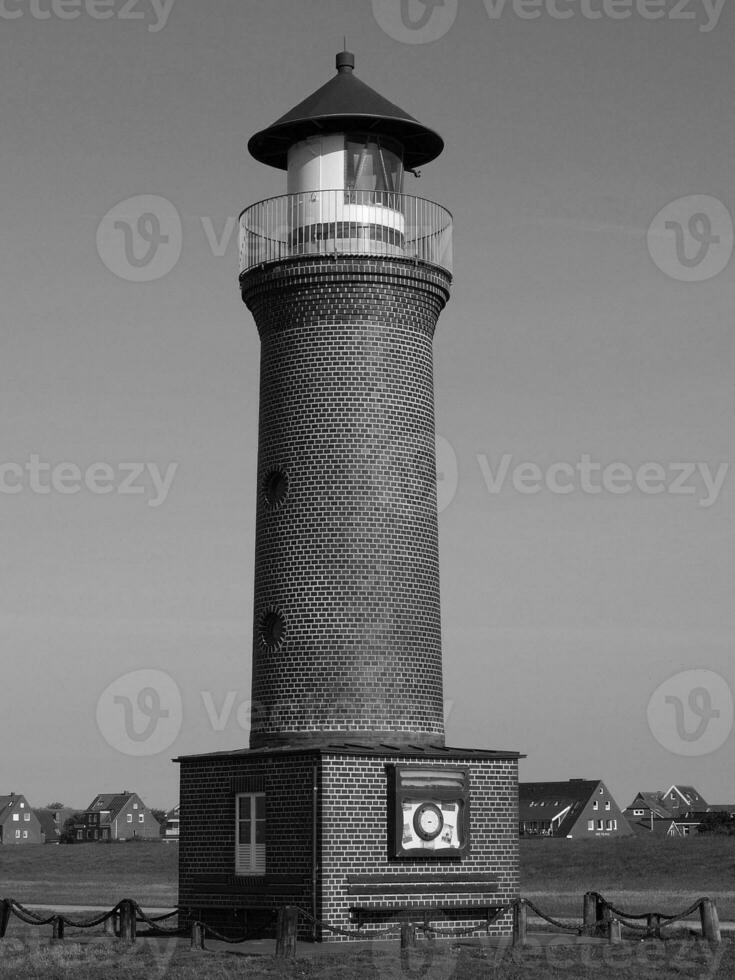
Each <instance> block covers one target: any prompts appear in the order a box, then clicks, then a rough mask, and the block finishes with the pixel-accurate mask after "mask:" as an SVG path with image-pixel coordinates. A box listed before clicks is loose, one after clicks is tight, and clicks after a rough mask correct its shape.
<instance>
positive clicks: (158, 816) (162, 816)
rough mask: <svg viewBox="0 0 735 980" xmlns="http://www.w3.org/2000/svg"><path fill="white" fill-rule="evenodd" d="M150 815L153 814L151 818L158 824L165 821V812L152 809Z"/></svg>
mask: <svg viewBox="0 0 735 980" xmlns="http://www.w3.org/2000/svg"><path fill="white" fill-rule="evenodd" d="M151 813H152V814H153V816H154V817H155V818H156V820H157V821H158V822H159V823H164V821H165V820H166V811H165V810H154V809H151Z"/></svg>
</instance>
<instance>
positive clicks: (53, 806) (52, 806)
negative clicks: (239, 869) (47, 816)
mask: <svg viewBox="0 0 735 980" xmlns="http://www.w3.org/2000/svg"><path fill="white" fill-rule="evenodd" d="M45 809H46V810H63V809H64V804H63V803H47V804H46V807H45Z"/></svg>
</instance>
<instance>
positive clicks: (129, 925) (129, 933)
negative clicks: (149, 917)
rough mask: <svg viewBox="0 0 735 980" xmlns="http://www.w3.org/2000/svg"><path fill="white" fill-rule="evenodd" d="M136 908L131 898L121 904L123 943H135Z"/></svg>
mask: <svg viewBox="0 0 735 980" xmlns="http://www.w3.org/2000/svg"><path fill="white" fill-rule="evenodd" d="M135 926H136V924H135V906H134V905H133V903H132V902H131V901H130V899H129V898H126V899H123V901H122V902H120V939H122V940H123V942H127V943H134V942H135Z"/></svg>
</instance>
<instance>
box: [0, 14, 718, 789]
mask: <svg viewBox="0 0 735 980" xmlns="http://www.w3.org/2000/svg"><path fill="white" fill-rule="evenodd" d="M655 6H656V5H655V4H648V5H646V4H643V3H633V2H632V0H630V3H629V7H628V8H626V7H625V0H623V2H622V4H621V3H620V2H618V5H617V6H615V5H611V4H609V3H607V2H605V3H603V0H585V2H583V3H582V2H573V0H556V6H554V5H553V4H551V3H550V2H549V3H541V4H540V5H538V6H537V7H534V6H533V3H531V4H526V5H519V4H518V3H516V4H513V3H511V2H510V0H509V2H508V3H507V4H506V5H505V6H503V4H502V3H499V2H495V3H493V2H491V0H487V2H485V3H483V2H481V0H463V2H462V3H460V4H459V5H458V4H457V3H456V2H454V3H453V2H452V0H447V2H446V3H445V4H441V3H439V4H428V5H427V6H426V7H424V5H423V4H421V3H420V2H419V0H406V3H405V5H404V7H403V10H402V11H401V4H400V3H399V2H398V0H375V2H374V3H371V2H367V0H359V2H357V0H347V2H346V0H319V2H314V0H311V2H306V0H298V2H297V0H290V2H286V0H269V2H268V3H264V2H252V0H214V2H212V3H208V4H205V3H202V2H201V0H199V2H197V0H174V2H173V5H172V6H168V5H167V4H164V3H162V2H158V3H156V4H154V3H153V2H152V0H137V2H136V3H135V5H133V6H131V5H130V4H129V3H126V4H124V3H123V0H109V3H108V4H107V5H106V6H105V4H103V3H98V4H97V5H95V4H94V3H92V0H65V3H60V2H59V0H34V2H33V3H32V4H30V5H29V4H28V3H27V2H22V3H21V2H20V0H3V2H0V85H1V90H2V93H3V113H2V119H3V124H2V136H1V138H0V183H1V185H2V198H1V199H2V219H3V228H2V234H1V235H0V267H1V268H2V278H3V300H2V327H1V334H0V336H1V338H2V359H1V361H0V363H1V370H2V386H1V387H0V405H1V411H0V465H1V466H2V467H3V469H2V471H0V475H1V477H2V481H3V490H2V492H0V521H2V542H3V553H2V562H1V564H0V569H1V573H0V574H1V575H2V581H1V589H0V628H1V630H2V633H1V640H0V642H1V643H2V673H1V674H0V684H1V685H2V686H1V688H0V744H2V745H3V753H2V761H0V793H8V792H10V791H15V792H18V793H20V792H22V793H25V794H26V796H27V797H28V798H29V799H30V801H31V803H32V804H34V805H42V804H44V803H46V802H49V801H51V800H53V799H58V800H60V801H62V802H65V803H68V804H70V805H74V806H80V807H81V806H86V805H87V804H88V803H89V801H90V800H91V799H92V797H93V796H94V795H95V794H96V793H98V792H111V791H115V790H118V789H122V788H127V789H134V790H137V791H138V792H139V793H140V794H141V795H142V796H143V798H144V799H145V800H146V802H148V803H149V804H150V805H153V806H171V805H173V804H174V803H175V802H176V800H177V781H178V767H177V766H175V765H173V764H172V763H171V761H170V760H171V758H172V757H173V756H176V755H178V754H182V753H194V752H204V751H212V750H220V749H229V748H235V747H241V746H243V745H246V744H247V736H248V732H247V718H246V711H245V708H243V707H242V705H243V704H244V703H246V702H247V700H248V698H249V696H250V691H249V688H250V669H249V659H250V637H251V628H252V627H251V615H252V570H253V546H254V513H255V507H254V504H255V462H256V440H257V432H256V426H257V404H258V356H259V345H258V338H257V333H256V330H255V327H254V324H253V321H252V318H251V316H250V314H249V313H248V311H247V309H246V308H245V307H244V306H243V305H242V303H241V301H240V298H239V292H238V288H237V272H238V255H237V235H236V232H234V233H233V227H234V225H233V220H232V219H235V218H236V217H237V214H238V213H239V211H240V210H241V209H242V208H244V207H245V206H246V205H248V204H250V203H253V202H254V201H257V200H259V199H261V198H264V197H269V196H272V195H275V194H279V193H282V192H283V191H284V190H285V183H284V177H283V175H282V174H281V173H280V172H278V171H271V170H269V169H268V168H266V167H264V166H262V165H261V164H258V163H256V162H255V161H253V160H252V159H251V158H250V157H249V156H248V155H247V153H246V151H245V144H246V141H247V139H248V138H249V136H250V135H251V134H252V133H253V132H255V131H256V130H258V129H261V128H263V127H264V126H266V125H267V124H268V123H270V122H271V121H273V120H274V119H275V118H277V117H278V116H279V115H281V114H282V113H283V112H285V111H286V110H288V109H289V108H291V107H292V106H293V105H295V104H296V103H297V102H298V101H300V100H301V99H302V98H303V97H305V96H306V95H307V94H308V93H309V92H311V91H313V90H314V89H316V88H317V87H318V86H319V85H321V84H322V83H323V82H325V81H327V80H328V79H329V78H330V77H331V75H332V73H333V71H334V55H335V53H336V51H337V50H339V49H340V48H341V46H342V37H343V35H347V40H348V47H349V48H350V49H351V50H353V51H354V52H355V54H356V59H357V67H356V72H357V74H358V76H359V77H360V78H361V79H362V80H363V81H365V82H367V83H368V84H370V85H372V86H373V87H375V88H376V89H377V90H378V91H380V92H381V93H382V94H383V95H385V96H386V97H388V98H389V99H391V100H392V101H395V102H397V103H398V104H399V105H401V106H403V107H404V108H405V109H406V110H407V111H408V112H410V113H411V114H412V115H414V116H416V117H417V118H419V119H420V120H421V121H422V122H424V123H426V124H427V125H429V126H432V127H433V128H435V129H437V130H438V131H439V132H440V133H441V134H442V136H443V137H444V139H445V142H446V150H445V152H444V153H443V155H442V156H441V157H440V158H439V159H438V160H437V161H435V162H434V163H432V164H429V165H427V166H426V167H425V168H424V173H423V175H422V177H421V179H420V181H418V182H417V181H414V179H413V178H408V180H409V183H408V185H407V187H406V190H407V191H408V192H409V193H414V194H417V195H420V196H422V197H426V198H429V199H433V200H437V201H439V202H440V203H442V204H444V205H445V206H446V207H448V208H449V209H450V210H451V211H452V212H453V214H454V217H455V246H456V247H455V275H456V278H455V284H454V287H453V297H452V300H451V302H450V304H449V306H448V307H447V309H446V310H445V311H444V313H443V314H442V317H441V319H440V321H439V327H438V331H437V336H436V343H435V376H436V403H437V428H438V432H439V434H440V435H441V437H442V440H446V442H444V441H442V442H441V446H442V447H443V448H442V452H441V453H440V459H439V469H440V471H441V475H442V483H441V493H442V494H443V501H444V503H446V506H445V507H444V509H443V510H442V513H441V517H440V525H441V561H442V617H443V632H444V663H445V695H446V698H447V700H448V729H447V736H448V741H449V743H450V744H454V745H460V746H471V747H487V748H509V749H516V750H519V751H521V752H523V753H525V754H526V755H527V759H526V760H525V761H523V763H522V768H521V777H522V778H523V779H526V780H532V779H534V780H537V779H567V778H570V777H583V778H602V779H604V780H605V781H606V782H607V784H608V785H609V787H610V789H611V790H612V792H613V794H614V795H615V797H616V798H617V800H618V802H619V803H621V804H622V805H626V804H627V803H628V802H629V801H630V799H631V798H632V795H633V794H634V793H635V791H636V790H638V789H655V788H660V789H665V788H667V786H668V785H670V784H671V783H672V782H680V783H691V784H693V785H695V786H696V787H697V789H698V790H699V791H700V792H701V793H702V794H703V795H704V796H705V797H706V798H707V799H709V800H710V801H712V802H721V801H732V800H735V784H734V783H733V776H732V773H733V767H732V757H733V746H734V744H735V742H734V739H735V736H733V734H732V733H731V727H732V725H731V705H732V693H731V692H732V690H733V687H735V667H734V666H733V624H734V622H735V604H734V603H733V601H732V594H733V593H732V589H733V571H734V565H735V549H734V548H733V543H734V542H733V536H734V530H733V527H734V525H733V511H734V509H735V496H734V495H733V484H734V482H735V471H733V472H730V471H729V469H727V468H726V467H727V466H728V465H729V463H730V461H731V460H732V459H733V453H734V451H735V446H734V444H733V443H734V440H733V421H732V420H733V408H734V407H735V394H734V391H733V366H734V364H733V361H734V358H733V309H734V308H735V263H734V262H733V261H729V263H728V258H729V256H730V252H731V249H732V228H731V226H729V227H728V217H727V212H728V210H729V212H730V213H735V185H734V184H733V161H734V160H735V98H733V82H734V80H735V77H734V75H735V73H734V69H733V57H732V51H733V41H734V40H735V11H733V10H732V9H731V8H730V9H724V10H722V9H720V10H719V16H718V18H717V21H716V23H715V22H714V17H715V14H716V13H717V11H716V10H715V7H717V5H716V4H714V5H713V3H711V2H710V3H705V2H704V0H689V3H688V6H687V7H686V8H685V9H686V12H690V13H692V14H694V17H693V18H692V19H680V18H679V17H676V18H674V19H672V17H671V16H669V15H670V14H672V11H673V10H674V8H675V4H674V3H673V2H671V3H669V2H667V3H666V4H665V8H666V9H665V13H666V16H664V17H663V18H662V19H659V20H652V19H648V16H647V15H648V14H652V13H654V12H656V11H655ZM677 6H679V7H680V5H677ZM680 9H681V8H680ZM555 11H556V13H555ZM626 11H627V13H628V14H629V15H630V16H628V18H627V19H620V20H618V19H613V17H612V16H611V14H613V13H617V14H624V13H626ZM401 12H402V13H403V17H401ZM559 12H561V13H571V16H570V17H568V18H566V19H560V18H559V17H558V16H557V15H556V14H557V13H559ZM659 12H660V11H659ZM18 13H20V16H16V15H17V14H18ZM535 13H538V14H539V16H538V17H537V18H536V19H527V17H528V15H529V14H535ZM101 14H110V15H111V16H109V17H107V18H106V19H102V18H101V16H100V15H101ZM133 14H136V15H137V14H139V15H140V16H133ZM519 14H525V15H526V16H519ZM597 14H599V16H596V15H597ZM644 14H645V15H646V16H644ZM72 15H78V16H72ZM442 18H444V19H443V20H442ZM424 21H425V22H426V23H425V24H424ZM140 195H155V196H157V197H163V198H165V199H167V200H168V201H169V202H171V204H172V205H173V217H172V215H171V214H170V213H165V212H163V211H160V212H157V211H156V210H155V208H156V207H159V208H160V202H158V203H157V204H156V205H155V206H154V205H151V207H153V211H151V208H147V209H146V213H152V214H154V215H156V214H158V215H159V217H160V220H161V222H162V223H160V222H159V226H156V225H155V224H151V223H150V221H148V223H146V222H144V223H143V224H142V225H141V226H140V227H138V226H135V228H134V224H135V222H134V218H133V217H128V216H127V212H126V210H125V208H123V209H122V210H121V211H118V212H113V213H112V214H110V212H111V209H113V208H114V207H115V205H117V204H118V202H120V201H125V200H127V199H129V198H137V197H138V196H140ZM694 195H699V196H705V197H700V198H699V200H697V201H695V202H693V203H692V202H690V201H689V200H688V199H689V198H691V197H692V196H694ZM681 199H687V200H685V201H683V202H682V203H679V204H676V203H673V202H680V201H681ZM669 206H670V207H669ZM132 207H133V205H130V206H129V209H130V208H132ZM667 207H668V210H667V211H665V212H664V213H663V215H662V216H661V217H660V218H657V217H656V216H657V215H659V212H662V209H664V208H667ZM139 213H140V212H139ZM131 214H132V212H131ZM176 216H178V218H179V219H180V222H181V225H180V229H181V230H180V233H179V230H178V227H177V225H176ZM654 219H656V220H655V221H654ZM116 221H117V225H116V224H115V222H116ZM126 222H127V226H128V228H129V230H130V231H131V233H132V231H133V230H136V229H137V231H139V232H140V236H139V237H140V241H137V244H136V248H137V249H138V252H133V253H131V254H134V255H137V257H138V260H139V261H138V266H134V264H130V265H129V267H128V274H127V275H125V274H123V275H121V274H120V273H121V271H123V272H124V271H125V270H124V269H122V270H121V266H120V257H119V254H118V261H117V266H116V262H115V257H114V254H113V253H114V241H113V239H114V238H115V233H117V234H118V239H117V240H118V242H119V240H120V237H119V236H120V235H122V234H123V233H124V226H125V224H126ZM228 222H229V223H228ZM652 222H654V225H653V229H652V231H651V233H650V235H649V226H651V224H652ZM100 228H101V230H100V231H99V232H98V229H100ZM679 233H681V241H680V242H678V243H677V235H678V234H679ZM166 235H168V241H167V242H166V243H165V246H166V247H165V248H163V247H162V250H161V253H160V254H161V256H163V258H162V261H166V255H167V254H168V255H170V256H171V262H170V264H171V265H172V268H171V270H170V271H168V273H167V274H165V275H163V274H160V273H161V270H160V269H159V270H158V272H156V269H155V267H154V265H153V264H151V265H150V266H149V267H145V266H144V265H143V264H141V263H142V260H141V259H140V256H141V255H142V254H143V252H144V250H145V240H146V236H147V237H148V239H149V240H150V241H151V242H152V246H151V247H154V246H155V244H156V242H157V241H158V239H159V238H160V236H166ZM715 239H717V241H715ZM158 243H159V244H160V242H158ZM677 244H678V245H680V246H681V247H680V248H679V250H678V251H677ZM179 245H180V246H181V254H180V257H178V261H175V260H176V257H177V254H178V246H179ZM167 249H168V252H167ZM172 250H173V251H172ZM654 258H656V260H657V261H654ZM156 261H158V259H156ZM106 263H107V264H106ZM110 265H112V267H113V268H112V269H111V268H109V266H110ZM135 268H137V269H139V270H142V271H140V275H139V278H145V275H146V274H147V270H149V271H150V274H151V275H153V273H154V272H156V277H154V278H151V279H150V281H132V279H134V278H135V276H136V273H135V271H134V269H135ZM131 270H132V271H131ZM720 270H721V271H720ZM717 273H718V274H717ZM447 446H449V447H450V448H447ZM454 458H456V461H457V482H456V488H455V487H454V481H453V469H452V464H453V459H454ZM61 463H68V464H69V466H68V467H66V468H64V467H62V468H59V464H61ZM521 463H529V464H531V466H530V468H529V467H526V468H525V469H521V470H518V468H517V467H518V465H519V464H521ZM612 463H619V464H621V465H620V466H619V467H617V468H614V469H612V470H610V469H608V470H606V476H605V479H604V481H603V476H602V470H604V469H605V467H609V464H612ZM104 464H106V466H105V465H104ZM172 464H175V466H173V468H170V467H171V466H172ZM564 464H567V465H564ZM647 464H650V465H647ZM654 464H658V468H657V467H656V466H655V465H654ZM723 464H724V466H725V469H723V468H722V466H723ZM144 465H147V467H148V469H146V470H144V474H143V476H141V477H136V472H135V471H136V467H137V468H138V469H140V468H141V467H142V466H144ZM126 467H127V468H126ZM682 467H684V469H682ZM90 468H92V472H91V475H90ZM52 470H53V472H52ZM79 474H82V476H81V483H80V482H79V480H80V477H79ZM718 474H719V477H718ZM52 476H53V483H52V482H51V481H52ZM126 480H127V481H128V487H127V489H128V490H129V489H131V488H132V487H139V488H141V489H142V492H140V493H130V492H119V491H123V490H125V489H126V488H125V481H126ZM156 480H158V483H156ZM677 481H678V487H677ZM603 482H604V484H605V485H604V486H603ZM75 486H76V488H77V492H71V491H73V490H74V488H75ZM90 486H91V489H90ZM596 487H597V488H599V492H593V491H594V489H595V488H596ZM44 488H46V489H48V490H49V492H43V490H44ZM534 488H536V491H537V492H528V491H529V490H533V489H534ZM560 488H561V489H563V490H565V491H566V492H560ZM687 488H689V489H692V490H693V492H682V491H686V490H687ZM103 489H106V490H109V491H110V492H102V490H103ZM64 490H66V491H68V492H63V491H64ZM655 490H657V491H659V492H654V491H655ZM139 671H158V672H163V674H165V675H167V677H168V678H170V682H169V681H168V680H167V679H166V678H165V677H163V678H162V677H161V675H160V674H139V673H137V672H139ZM691 672H694V673H691ZM131 674H132V678H131V677H130V676H129V675H131ZM119 678H122V680H118V679H119ZM141 679H142V681H143V682H144V683H142V682H141ZM110 685H113V686H112V687H110ZM136 685H137V686H136ZM167 685H168V686H167ZM661 685H663V687H661ZM145 688H148V690H147V691H146V690H145ZM176 689H178V691H179V692H180V697H181V710H180V711H179V708H178V704H177V702H176V698H175V696H174V695H175V693H176ZM657 690H658V694H656V692H657ZM105 692H106V693H105ZM141 692H142V693H141ZM138 694H141V698H142V700H141V701H140V703H138V702H137V701H136V698H137V695H138ZM156 697H158V699H159V700H158V701H156ZM116 698H117V700H115V699H116ZM126 698H128V699H129V700H128V701H126V700H125V699H126ZM667 698H668V700H667ZM677 698H678V701H677ZM128 709H129V710H130V711H131V712H132V714H131V717H132V718H133V727H132V728H131V729H129V730H130V731H132V732H133V733H134V734H135V733H137V736H138V739H137V740H136V738H132V739H128V740H127V741H126V740H125V738H123V736H122V735H119V736H116V735H115V732H114V730H113V729H112V728H111V722H110V718H112V717H114V718H116V719H118V721H117V724H118V730H119V718H120V715H121V714H122V713H123V712H124V711H125V710H128ZM161 711H168V712H169V714H168V717H167V718H164V719H163V722H162V728H161V733H162V734H161V737H160V739H159V742H158V743H157V742H156V741H155V739H156V738H157V737H158V735H156V736H155V737H153V738H151V739H149V740H145V739H143V738H142V737H141V732H144V728H145V723H146V718H147V717H150V718H152V719H153V722H155V721H156V719H157V718H158V717H159V716H160V712H161ZM677 711H679V712H680V716H677ZM136 712H137V714H136ZM728 712H729V713H728ZM718 713H719V714H718ZM677 722H678V728H677V727H676V726H677ZM136 726H137V727H136ZM166 726H168V728H166ZM167 733H168V734H167ZM159 744H160V745H163V746H164V747H163V748H160V750H157V751H154V750H156V749H159ZM133 752H136V753H138V754H137V755H134V754H132V753H133Z"/></svg>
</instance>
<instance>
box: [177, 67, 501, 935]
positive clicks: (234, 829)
mask: <svg viewBox="0 0 735 980" xmlns="http://www.w3.org/2000/svg"><path fill="white" fill-rule="evenodd" d="M443 145H444V144H443V141H442V139H441V137H440V136H439V135H438V134H437V133H436V132H434V131H433V130H432V129H430V128H428V127H426V126H424V125H422V124H421V123H419V122H418V121H417V120H416V119H414V118H413V117H412V116H411V115H409V114H408V113H407V112H405V111H404V110H403V109H401V108H399V107H398V106H397V105H395V104H394V103H393V102H391V101H389V100H388V99H386V98H384V97H383V96H382V95H379V94H378V93H377V92H376V91H374V90H373V89H372V88H370V87H369V86H368V85H366V84H365V83H364V82H362V81H361V80H360V79H359V78H358V77H357V76H356V74H355V58H354V56H353V55H352V54H351V53H350V52H348V51H342V52H340V53H339V54H338V55H337V58H336V74H335V75H334V76H333V77H332V78H331V79H330V80H329V81H327V82H326V84H325V85H323V86H322V87H321V88H319V89H318V90H317V91H316V92H314V93H313V94H312V95H310V96H308V97H307V98H306V99H304V100H303V101H302V102H300V103H299V104H298V105H296V106H295V108H293V109H291V110H290V111H289V112H287V113H286V114H285V115H283V116H281V117H280V118H279V119H278V120H276V121H275V122H274V123H272V124H271V125H270V126H268V127H267V128H265V129H263V130H261V131H260V132H258V133H256V134H255V135H254V136H252V138H251V139H250V141H249V143H248V149H249V151H250V154H251V156H252V157H253V158H255V160H256V161H259V162H260V163H261V164H264V165H267V166H270V167H274V168H277V169H279V170H281V171H284V172H285V181H284V186H285V193H284V194H282V195H280V196H278V197H275V198H270V199H268V200H264V201H260V202H257V203H255V204H253V205H251V206H250V207H248V208H246V209H245V211H243V213H242V215H241V218H240V290H241V294H242V299H243V301H244V303H245V304H246V306H247V307H248V309H249V311H250V313H251V314H252V318H253V320H254V322H255V326H256V327H257V331H258V334H259V339H260V400H259V424H258V460H257V509H256V544H255V579H254V603H253V645H252V711H251V731H250V743H249V747H248V748H243V749H242V750H239V751H235V752H227V753H210V754H204V755H198V756H188V757H185V758H182V759H180V760H178V761H179V762H180V763H181V840H180V895H179V903H180V905H181V906H182V907H183V908H184V909H188V910H191V914H194V912H196V915H197V916H198V917H199V918H200V919H202V920H203V921H205V922H208V923H210V924H211V925H212V926H213V927H214V928H217V929H221V930H224V931H227V930H229V931H230V932H232V934H242V932H243V930H247V929H250V928H253V927H254V925H255V924H256V923H260V924H262V923H263V922H264V921H265V922H267V921H268V918H269V916H271V917H272V915H273V913H274V912H275V911H276V910H277V909H278V908H280V907H281V906H283V905H295V906H297V907H298V908H300V909H301V910H302V918H301V922H300V931H301V934H302V935H303V936H305V937H310V938H314V939H318V940H325V941H327V940H343V939H347V938H350V937H352V936H360V935H370V934H371V932H374V931H375V930H376V929H381V930H382V929H384V928H385V925H386V923H394V924H395V923H397V922H399V921H401V920H403V919H405V918H407V917H408V918H409V919H414V920H416V921H420V922H422V923H424V924H426V925H427V926H429V925H430V924H431V923H432V922H433V923H435V924H436V923H437V922H438V921H442V922H444V923H445V924H446V922H449V923H450V924H451V923H456V922H458V921H459V920H461V921H459V925H460V926H461V927H463V928H466V927H467V925H468V924H469V925H470V927H472V926H476V927H477V928H478V929H480V930H483V929H484V930H487V931H490V932H496V933H503V932H507V931H508V930H509V928H510V918H509V913H508V912H507V911H503V910H504V908H505V906H507V904H508V902H510V901H511V900H512V899H513V898H515V897H516V896H517V885H518V881H517V875H518V868H517V816H516V812H517V764H518V758H519V757H518V753H515V752H509V751H493V750H487V749H453V748H449V747H447V745H446V742H445V733H444V692H443V684H442V647H441V621H440V600H439V548H438V522H437V504H436V461H435V426H434V382H433V352H432V342H433V336H434V331H435V328H436V326H437V321H438V319H439V315H440V313H441V311H442V309H443V308H444V306H445V305H446V303H447V301H448V299H449V295H450V285H451V281H452V218H451V215H450V213H449V211H448V210H446V209H445V208H444V207H443V206H441V205H440V204H437V203H434V202H430V201H426V200H423V199H422V198H419V197H416V196H413V195H410V194H407V193H406V192H405V186H404V185H405V183H406V180H407V175H412V174H414V175H415V174H416V172H417V168H419V167H422V166H424V165H427V164H429V163H431V162H432V161H433V160H435V159H436V158H437V157H438V156H439V154H440V153H441V151H442V149H443Z"/></svg>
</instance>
